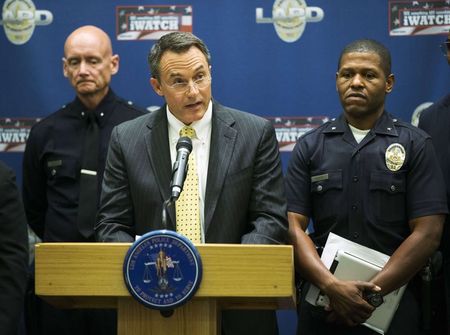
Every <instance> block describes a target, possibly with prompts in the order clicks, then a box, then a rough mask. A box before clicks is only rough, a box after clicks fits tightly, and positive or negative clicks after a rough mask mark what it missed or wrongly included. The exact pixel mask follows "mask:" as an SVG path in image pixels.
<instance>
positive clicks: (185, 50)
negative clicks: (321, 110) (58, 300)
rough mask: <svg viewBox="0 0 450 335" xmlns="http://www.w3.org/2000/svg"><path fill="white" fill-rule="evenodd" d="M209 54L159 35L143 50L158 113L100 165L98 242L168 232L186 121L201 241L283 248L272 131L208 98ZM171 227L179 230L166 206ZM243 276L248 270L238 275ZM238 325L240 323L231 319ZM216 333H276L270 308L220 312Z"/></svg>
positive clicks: (119, 134) (127, 128)
mask: <svg viewBox="0 0 450 335" xmlns="http://www.w3.org/2000/svg"><path fill="white" fill-rule="evenodd" d="M210 62H211V58H210V54H209V51H208V49H207V47H206V45H205V44H204V43H203V41H201V40H200V39H198V38H197V37H196V36H194V35H192V34H190V33H183V32H174V33H170V34H167V35H165V36H163V37H162V38H161V39H160V40H159V41H157V42H156V44H155V45H154V46H153V48H152V49H151V51H150V54H149V64H150V70H151V74H152V77H151V79H150V83H151V86H152V87H153V89H154V91H155V92H156V93H157V94H158V95H160V96H163V97H164V98H165V101H166V105H164V106H163V107H162V108H161V109H159V110H157V111H155V112H153V113H151V114H149V115H146V116H143V117H141V118H137V119H135V120H132V121H130V122H126V123H124V124H122V125H120V126H118V127H116V128H115V129H114V130H113V133H112V135H111V142H110V147H109V152H108V157H107V162H106V167H105V174H104V181H103V186H102V197H101V205H100V210H99V215H98V223H97V226H96V233H97V239H98V240H99V241H104V242H118V241H120V242H131V241H134V239H135V236H136V235H142V234H144V233H146V232H149V231H151V230H155V229H162V228H165V227H163V225H162V222H161V216H162V215H161V213H162V206H163V202H164V201H165V200H166V199H168V198H169V197H170V182H171V170H172V169H171V164H172V163H173V162H174V161H175V157H176V151H175V145H176V143H177V140H178V138H179V136H180V135H179V130H180V129H181V128H183V127H184V126H186V125H190V126H191V127H192V128H193V129H194V130H195V133H196V135H195V136H194V138H193V139H192V143H193V151H192V153H191V156H192V155H194V156H195V159H196V165H197V171H198V179H199V187H198V190H199V200H200V201H199V204H200V230H201V241H202V242H206V243H251V244H277V243H285V242H286V235H287V219H286V201H285V195H284V188H283V181H282V171H281V163H280V158H279V152H278V144H277V141H276V137H275V132H274V129H273V127H272V126H271V124H270V123H269V122H268V121H267V120H264V119H262V118H260V117H257V116H254V115H251V114H247V113H244V112H241V111H238V110H235V109H231V108H227V107H224V106H222V105H220V104H219V103H218V102H217V101H213V99H212V97H211V65H210ZM168 217H169V218H168V227H167V228H169V229H172V230H176V229H177V221H178V220H176V219H175V217H176V214H175V210H174V208H173V207H170V208H169V213H168ZM243 275H245V274H243ZM237 320H239V321H237ZM222 326H223V327H222V332H223V334H276V333H277V326H276V318H275V314H274V313H272V312H270V313H269V312H261V311H259V312H250V311H249V312H243V311H239V312H237V311H230V312H225V313H224V314H223V324H222Z"/></svg>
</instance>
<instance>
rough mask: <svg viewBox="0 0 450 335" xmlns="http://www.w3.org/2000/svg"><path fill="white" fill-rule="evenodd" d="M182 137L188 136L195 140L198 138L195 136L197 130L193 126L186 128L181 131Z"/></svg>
mask: <svg viewBox="0 0 450 335" xmlns="http://www.w3.org/2000/svg"><path fill="white" fill-rule="evenodd" d="M180 136H182V137H183V136H187V137H189V138H194V137H196V134H195V129H194V128H192V127H191V126H184V127H183V128H181V129H180Z"/></svg>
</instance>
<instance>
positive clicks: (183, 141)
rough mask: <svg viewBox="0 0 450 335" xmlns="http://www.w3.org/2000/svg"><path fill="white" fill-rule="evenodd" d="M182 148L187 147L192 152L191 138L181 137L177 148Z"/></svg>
mask: <svg viewBox="0 0 450 335" xmlns="http://www.w3.org/2000/svg"><path fill="white" fill-rule="evenodd" d="M180 148H185V149H187V150H188V151H189V152H191V151H192V141H191V139H190V138H189V137H187V136H183V137H180V138H179V139H178V142H177V150H179V149H180Z"/></svg>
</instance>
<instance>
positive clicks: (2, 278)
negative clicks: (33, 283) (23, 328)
mask: <svg viewBox="0 0 450 335" xmlns="http://www.w3.org/2000/svg"><path fill="white" fill-rule="evenodd" d="M27 269H28V237H27V221H26V218H25V211H24V209H23V205H22V201H21V199H20V195H19V191H18V190H17V186H16V183H15V176H14V173H13V171H12V170H11V169H10V168H8V167H7V166H6V165H5V164H3V163H2V162H0V332H1V333H2V334H4V335H16V334H17V331H18V325H19V320H20V316H21V313H22V311H23V300H24V294H25V287H26V284H27Z"/></svg>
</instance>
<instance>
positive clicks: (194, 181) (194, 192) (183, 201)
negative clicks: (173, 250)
mask: <svg viewBox="0 0 450 335" xmlns="http://www.w3.org/2000/svg"><path fill="white" fill-rule="evenodd" d="M180 136H186V137H189V138H191V139H192V138H194V137H196V134H195V129H194V128H192V127H189V126H185V127H183V128H181V130H180ZM199 199H200V197H199V191H198V174H197V164H196V162H195V155H194V153H193V152H192V153H191V154H190V155H189V161H188V172H187V176H186V180H185V181H184V185H183V190H182V191H181V194H180V197H179V198H178V200H177V202H176V203H175V206H176V217H177V232H179V233H180V234H182V235H184V236H186V237H188V238H189V239H190V240H191V241H192V242H193V243H201V241H202V237H201V230H200V206H199Z"/></svg>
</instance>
